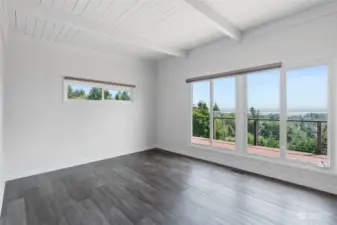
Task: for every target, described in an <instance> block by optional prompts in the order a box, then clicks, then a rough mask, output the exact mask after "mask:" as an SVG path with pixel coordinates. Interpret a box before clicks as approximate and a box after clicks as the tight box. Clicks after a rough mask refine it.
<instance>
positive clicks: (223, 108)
mask: <svg viewBox="0 0 337 225" xmlns="http://www.w3.org/2000/svg"><path fill="white" fill-rule="evenodd" d="M213 102H214V103H213V142H212V143H213V146H214V147H219V148H226V149H231V150H235V77H228V78H223V79H216V80H213Z"/></svg>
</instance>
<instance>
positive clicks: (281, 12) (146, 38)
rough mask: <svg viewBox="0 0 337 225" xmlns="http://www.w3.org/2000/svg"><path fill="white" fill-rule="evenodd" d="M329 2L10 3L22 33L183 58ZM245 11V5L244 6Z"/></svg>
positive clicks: (110, 0) (129, 0)
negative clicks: (191, 51) (189, 52)
mask: <svg viewBox="0 0 337 225" xmlns="http://www.w3.org/2000/svg"><path fill="white" fill-rule="evenodd" d="M328 1H329V0H308V1H300V0H287V1H284V0H250V1H246V0H236V1H232V0H9V1H8V2H7V4H8V6H9V9H8V16H9V22H10V28H11V30H12V31H13V32H15V33H17V34H19V35H26V36H29V37H31V38H34V39H43V40H47V41H52V42H56V43H63V44H66V45H70V46H78V47H83V48H90V49H94V50H97V51H102V52H107V53H111V54H124V55H131V56H136V57H145V58H148V57H149V58H160V57H163V56H166V55H174V56H185V55H186V50H189V49H193V48H195V47H197V46H199V45H202V44H204V43H207V42H210V41H213V40H216V39H219V38H232V39H236V40H238V39H240V34H241V32H243V31H245V30H247V29H251V28H252V27H255V26H258V25H261V24H263V23H266V22H268V21H271V20H275V19H278V18H281V17H284V16H287V15H289V14H293V13H296V12H299V11H302V10H305V9H307V8H310V7H313V6H316V5H318V4H322V3H324V2H328ZM243 5H244V6H245V7H242V6H243ZM233 41H235V40H233Z"/></svg>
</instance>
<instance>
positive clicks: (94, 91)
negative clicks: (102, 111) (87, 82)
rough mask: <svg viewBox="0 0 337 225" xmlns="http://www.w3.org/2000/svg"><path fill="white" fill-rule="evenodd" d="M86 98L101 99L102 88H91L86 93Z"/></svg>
mask: <svg viewBox="0 0 337 225" xmlns="http://www.w3.org/2000/svg"><path fill="white" fill-rule="evenodd" d="M88 99H90V100H101V99H102V89H101V88H96V87H93V88H91V90H90V92H89V94H88Z"/></svg>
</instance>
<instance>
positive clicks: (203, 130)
mask: <svg viewBox="0 0 337 225" xmlns="http://www.w3.org/2000/svg"><path fill="white" fill-rule="evenodd" d="M192 115H193V118H192V121H193V123H192V142H193V143H195V144H201V145H210V144H211V141H210V82H209V81H204V82H198V83H194V84H193V105H192Z"/></svg>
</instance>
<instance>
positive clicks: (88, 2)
mask: <svg viewBox="0 0 337 225" xmlns="http://www.w3.org/2000/svg"><path fill="white" fill-rule="evenodd" d="M90 2H91V0H88V1H87V4H86V5H85V6H84V8H83V10H82V12H81V13H80V16H82V15H83V13H84V12H85V10H86V9H87V8H88V6H89V4H90Z"/></svg>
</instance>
